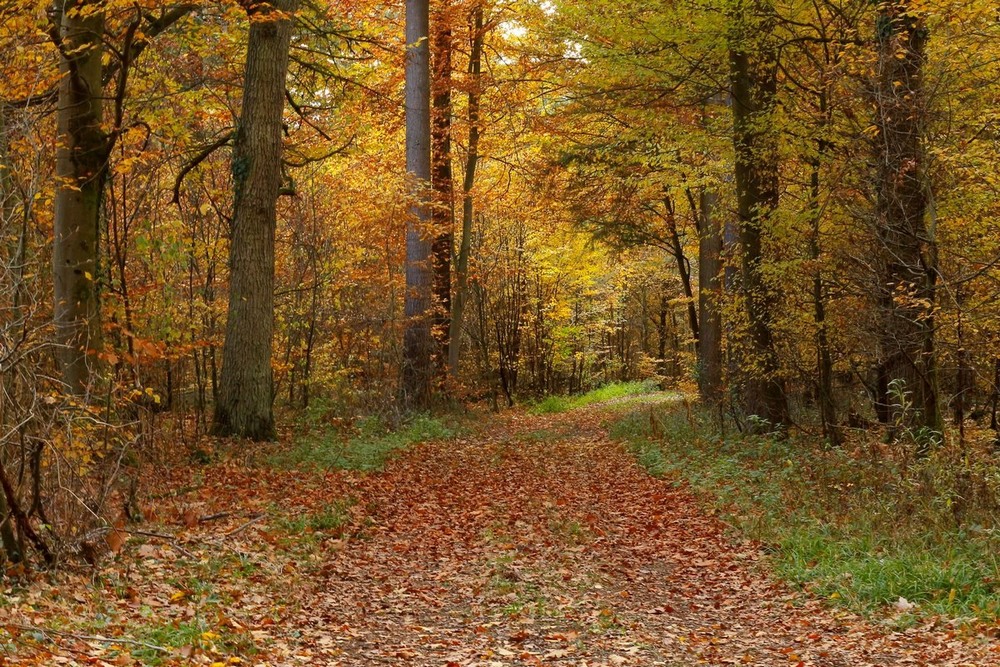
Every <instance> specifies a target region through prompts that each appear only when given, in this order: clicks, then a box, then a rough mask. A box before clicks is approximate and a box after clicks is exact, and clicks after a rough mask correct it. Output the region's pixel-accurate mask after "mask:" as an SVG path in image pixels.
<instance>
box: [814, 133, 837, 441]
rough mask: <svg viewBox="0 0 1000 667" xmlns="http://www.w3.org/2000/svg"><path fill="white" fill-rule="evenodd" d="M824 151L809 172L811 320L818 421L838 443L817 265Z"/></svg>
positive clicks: (823, 295)
mask: <svg viewBox="0 0 1000 667" xmlns="http://www.w3.org/2000/svg"><path fill="white" fill-rule="evenodd" d="M825 152H826V142H825V141H823V140H821V141H820V147H819V157H818V158H817V159H816V160H815V161H814V162H813V164H812V173H811V174H810V186H809V189H810V193H809V196H810V202H809V206H810V215H811V217H812V229H811V230H810V236H809V259H810V260H812V262H813V263H814V264H815V266H816V269H815V270H814V273H813V281H812V297H813V322H814V323H815V324H816V384H817V398H818V403H819V416H820V423H821V424H822V425H823V436H824V437H825V438H826V439H827V441H828V442H829V443H830V444H831V445H833V446H835V447H836V446H838V445H839V444H840V440H841V437H840V430H839V428H838V427H837V409H836V404H835V403H834V400H833V357H832V355H831V354H830V340H829V335H828V332H827V326H826V290H825V288H824V285H823V274H822V271H821V270H820V268H819V259H820V245H819V234H820V206H819V194H820V191H819V169H820V164H821V162H820V159H821V158H822V156H823V154H824V153H825Z"/></svg>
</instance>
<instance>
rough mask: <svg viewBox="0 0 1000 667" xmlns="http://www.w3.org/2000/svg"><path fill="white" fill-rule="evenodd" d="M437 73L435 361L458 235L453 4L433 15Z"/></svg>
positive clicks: (444, 339) (441, 353) (444, 350)
mask: <svg viewBox="0 0 1000 667" xmlns="http://www.w3.org/2000/svg"><path fill="white" fill-rule="evenodd" d="M433 69H434V76H433V80H432V82H431V85H432V92H433V100H432V104H433V109H432V113H431V121H432V126H431V134H432V136H431V147H432V154H431V170H432V172H431V183H432V185H433V187H434V208H433V211H432V219H433V227H434V242H433V247H432V249H431V254H432V256H433V265H434V324H433V327H434V331H433V333H434V340H435V343H436V345H435V347H436V349H435V362H436V366H438V367H439V368H441V369H442V370H443V369H444V368H446V366H447V363H448V328H449V323H450V320H451V253H452V244H453V243H454V236H455V200H454V198H455V192H454V184H453V182H452V170H451V4H450V3H449V2H447V0H445V1H443V2H441V6H440V8H439V9H438V10H437V11H436V12H435V15H434V66H433Z"/></svg>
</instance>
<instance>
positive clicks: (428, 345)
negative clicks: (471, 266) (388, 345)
mask: <svg viewBox="0 0 1000 667" xmlns="http://www.w3.org/2000/svg"><path fill="white" fill-rule="evenodd" d="M429 23H430V20H429V17H428V8H427V0H406V171H407V172H408V173H409V175H410V179H411V181H412V186H413V199H414V204H413V208H412V209H411V211H410V216H409V220H408V221H407V224H406V304H405V309H404V312H405V315H406V330H405V332H404V334H403V372H402V387H401V391H402V402H403V404H404V405H405V406H406V407H407V408H426V407H428V406H429V405H430V400H431V378H432V375H433V369H432V359H431V351H432V348H433V339H432V336H431V319H430V318H431V315H432V313H431V290H432V282H433V271H432V267H431V265H430V263H431V243H430V239H429V234H428V232H429V230H428V227H429V224H430V222H431V206H430V205H429V202H428V201H427V197H428V191H429V188H428V186H429V185H430V180H431V105H430V49H429V45H428V39H429V37H430V35H429V34H428V33H429Z"/></svg>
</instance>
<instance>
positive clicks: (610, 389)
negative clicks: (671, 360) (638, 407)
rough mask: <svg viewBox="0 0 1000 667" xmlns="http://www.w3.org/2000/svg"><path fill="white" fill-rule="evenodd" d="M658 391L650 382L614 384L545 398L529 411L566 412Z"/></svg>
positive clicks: (540, 413) (537, 413)
mask: <svg viewBox="0 0 1000 667" xmlns="http://www.w3.org/2000/svg"><path fill="white" fill-rule="evenodd" d="M658 390H659V386H658V385H657V384H656V382H654V381H652V380H646V381H644V382H615V383H612V384H606V385H604V386H603V387H599V388H597V389H594V390H591V391H588V392H587V393H585V394H577V395H574V396H546V397H545V398H543V399H542V400H540V401H538V402H537V403H535V404H534V405H532V406H531V407H530V408H529V410H530V411H531V412H532V413H533V414H536V415H546V414H554V413H557V412H566V411H568V410H572V409H574V408H580V407H583V406H585V405H591V404H593V403H603V402H605V401H611V400H614V399H620V398H628V397H631V396H639V395H642V394H651V393H653V392H655V391H658Z"/></svg>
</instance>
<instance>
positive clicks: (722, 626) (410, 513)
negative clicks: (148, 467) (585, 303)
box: [281, 408, 1000, 667]
mask: <svg viewBox="0 0 1000 667" xmlns="http://www.w3.org/2000/svg"><path fill="white" fill-rule="evenodd" d="M601 417H602V415H601V413H600V411H599V410H594V409H593V408H589V409H587V410H578V411H574V412H571V413H567V414H564V415H558V416H551V417H533V416H532V417H529V416H524V415H515V416H508V417H503V418H498V419H497V421H496V422H495V423H491V424H490V425H489V426H488V427H487V428H485V429H484V430H483V432H482V434H481V435H479V436H476V437H473V438H470V439H467V440H458V441H451V442H446V443H439V444H434V445H426V446H422V447H420V448H418V449H416V450H414V451H412V452H410V453H408V454H407V455H405V456H404V457H402V458H401V459H400V460H398V461H396V462H395V463H393V464H392V465H390V467H389V469H388V470H387V471H386V472H385V473H384V474H381V475H375V476H372V477H370V478H368V479H367V480H366V483H365V484H364V487H365V488H363V489H361V490H360V495H359V501H360V502H362V503H364V504H365V506H366V507H367V508H369V510H370V511H371V515H370V521H371V525H370V526H369V528H367V529H366V530H365V531H364V533H363V536H362V537H361V538H360V539H356V540H351V541H349V542H347V543H346V544H345V545H343V546H342V547H341V548H338V549H336V550H333V551H330V552H328V553H327V554H326V555H325V556H324V559H325V562H324V564H323V566H322V568H321V570H320V571H321V578H320V581H319V582H318V587H317V591H316V593H315V594H314V595H311V596H308V598H307V599H306V600H305V601H304V602H303V605H302V608H301V609H300V611H299V612H298V614H297V616H296V617H294V618H288V619H287V620H286V622H284V623H282V624H281V625H282V627H283V628H286V629H288V628H293V629H294V631H293V634H294V635H296V636H297V638H298V639H297V641H296V644H297V645H298V650H297V651H296V657H295V658H294V660H293V661H292V662H287V663H286V664H316V665H341V664H342V665H375V664H400V665H401V664H413V665H463V666H464V665H521V664H527V665H531V664H546V665H695V664H712V665H723V664H749V665H831V666H833V665H838V666H839V665H842V666H845V667H847V666H851V667H856V666H860V665H908V664H914V665H945V664H969V665H997V664H1000V652H998V650H1000V649H998V646H997V645H996V643H992V644H990V643H986V644H980V645H974V644H971V643H968V642H962V641H959V640H956V639H953V638H952V637H950V636H949V635H947V634H944V633H940V632H933V633H932V632H921V631H917V630H911V631H907V632H901V633H895V634H889V633H887V632H886V631H885V630H880V629H878V628H877V627H875V626H872V625H869V624H866V623H863V622H861V621H859V620H858V619H857V618H855V617H854V616H852V615H849V614H845V613H842V612H836V611H832V610H829V609H825V608H823V606H822V605H821V604H819V603H818V602H816V601H810V600H808V599H805V598H803V597H802V596H801V595H795V594H792V593H791V592H790V591H789V590H788V589H786V588H784V587H782V586H780V585H778V584H775V583H773V582H771V581H769V580H768V579H767V578H766V577H765V576H764V575H762V574H761V569H760V568H759V567H757V563H756V561H758V559H759V557H760V556H759V554H758V553H756V552H755V551H753V550H749V549H741V548H736V547H734V546H733V545H732V543H730V542H728V541H727V540H726V538H725V537H724V535H723V531H722V526H721V524H720V523H719V522H718V521H716V520H714V519H712V518H710V517H707V516H705V514H704V513H703V512H702V510H701V509H700V508H699V506H698V504H697V502H696V501H695V499H694V498H692V497H691V495H690V494H689V493H688V492H686V491H684V490H682V489H676V488H674V487H673V486H672V485H671V484H670V483H669V481H661V480H656V479H653V478H651V477H649V476H648V475H647V474H646V473H645V472H644V471H643V470H641V469H640V468H639V467H638V466H637V465H636V464H635V462H634V461H633V459H632V458H631V457H630V456H629V455H628V453H627V452H626V451H624V448H623V447H622V446H621V445H619V444H617V443H613V442H611V441H610V440H609V439H608V437H607V434H606V432H605V431H604V430H603V429H602V427H601V426H600V421H601Z"/></svg>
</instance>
